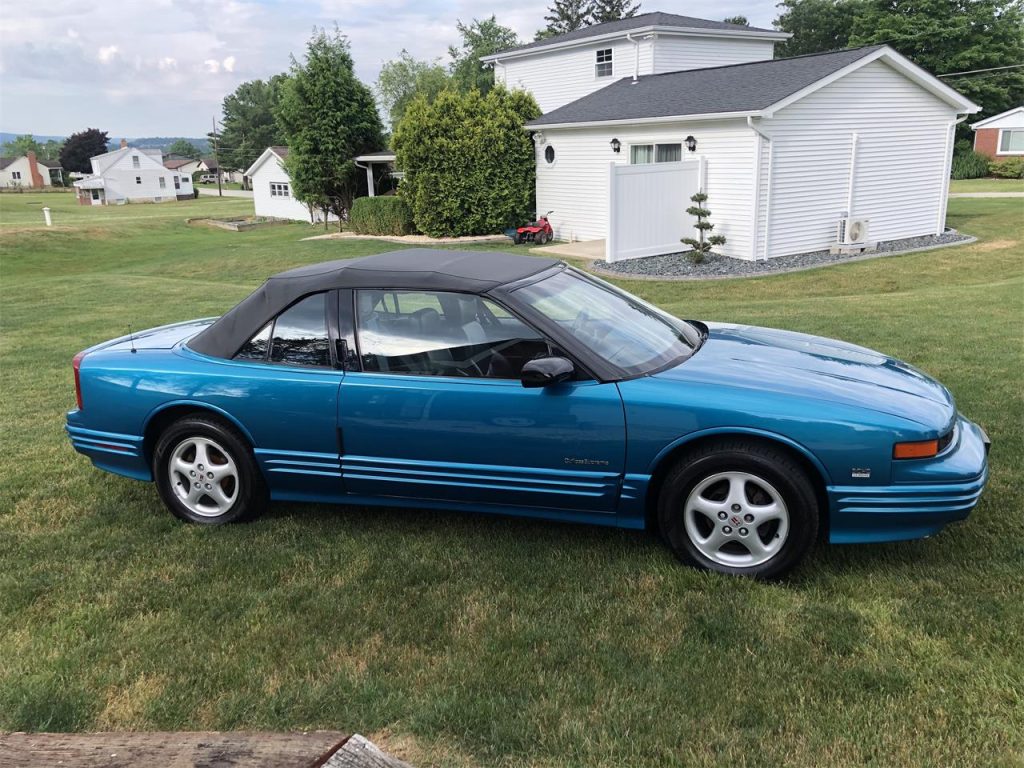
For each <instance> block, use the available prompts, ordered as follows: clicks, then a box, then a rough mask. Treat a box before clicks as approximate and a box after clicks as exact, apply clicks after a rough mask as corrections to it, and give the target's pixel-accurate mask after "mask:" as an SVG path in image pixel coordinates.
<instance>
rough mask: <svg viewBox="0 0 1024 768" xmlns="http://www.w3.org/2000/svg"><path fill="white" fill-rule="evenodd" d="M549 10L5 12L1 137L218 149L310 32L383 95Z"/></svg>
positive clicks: (285, 6)
mask: <svg viewBox="0 0 1024 768" xmlns="http://www.w3.org/2000/svg"><path fill="white" fill-rule="evenodd" d="M546 6H547V1H546V0H519V2H511V3H510V2H497V0H477V1H476V2H470V1H469V0H452V1H451V2H441V1H440V0H144V1H140V0H113V1H108V0H101V2H98V3H93V2H83V0H3V2H2V3H0V131H9V132H15V133H35V134H39V135H48V134H56V135H66V134H68V133H72V132H74V131H78V130H82V129H83V128H87V127H95V128H99V129H101V130H105V131H108V132H109V133H110V136H111V138H112V139H114V138H119V137H122V136H129V137H135V136H204V135H205V134H206V133H207V132H208V131H209V130H210V121H211V118H212V117H213V116H214V115H217V116H218V117H219V114H220V103H221V99H223V97H224V96H225V95H226V94H228V93H230V92H231V91H232V90H234V88H235V87H236V86H237V85H238V84H239V83H241V82H243V81H245V80H252V79H254V78H266V77H269V76H270V75H273V74H276V73H277V72H282V71H284V70H286V69H287V68H288V62H289V54H292V53H295V54H301V52H302V49H303V45H304V43H305V41H306V39H307V38H308V37H309V34H310V31H311V30H312V28H313V27H314V26H315V25H316V26H330V25H332V24H334V22H337V23H338V25H339V27H340V28H341V29H342V31H343V32H344V33H345V34H346V35H348V37H349V40H350V41H351V43H352V53H353V57H354V58H355V62H356V71H357V74H358V75H359V77H360V78H361V79H362V80H363V81H364V82H366V83H368V84H372V83H373V81H374V80H375V79H376V77H377V73H378V71H379V70H380V66H381V64H382V63H383V62H384V61H387V60H388V59H391V58H394V57H395V56H397V55H398V53H399V52H400V51H401V50H402V49H403V48H406V49H408V50H409V51H410V52H411V53H412V54H413V55H414V56H416V57H417V58H424V59H432V58H436V57H442V58H443V59H444V60H445V61H447V49H448V45H450V44H452V43H455V42H457V40H458V34H457V32H456V30H455V23H456V21H457V20H459V19H461V20H463V21H469V20H471V19H473V18H483V17H486V16H489V15H490V14H492V13H494V14H496V15H497V17H498V21H499V22H501V23H503V24H506V25H508V26H511V27H512V28H514V29H515V30H516V31H517V32H518V33H519V35H520V36H521V37H523V38H524V39H532V37H533V33H534V32H535V31H536V30H537V29H538V28H539V27H541V26H543V17H544V13H545V10H546ZM642 10H645V11H655V10H658V11H667V12H670V13H681V14H685V15H689V16H698V17H701V18H708V19H721V18H724V17H726V16H732V15H736V14H743V15H745V16H747V18H748V19H749V20H750V23H751V24H753V25H755V26H762V27H770V26H771V21H772V19H773V18H774V17H775V8H774V3H772V2H753V0H717V1H716V0H693V1H692V2H686V3H683V2H680V1H679V0H662V2H660V3H656V2H655V0H645V2H644V5H643V9H642Z"/></svg>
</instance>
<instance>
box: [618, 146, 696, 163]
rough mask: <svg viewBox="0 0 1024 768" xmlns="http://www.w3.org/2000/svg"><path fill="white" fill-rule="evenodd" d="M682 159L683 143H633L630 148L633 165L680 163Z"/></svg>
mask: <svg viewBox="0 0 1024 768" xmlns="http://www.w3.org/2000/svg"><path fill="white" fill-rule="evenodd" d="M682 159H683V145H682V144H633V145H632V146H631V147H630V148H629V162H630V163H631V164H633V165H647V164H649V163H678V162H679V161H680V160H682Z"/></svg>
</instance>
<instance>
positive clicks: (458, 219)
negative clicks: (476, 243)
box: [392, 88, 540, 237]
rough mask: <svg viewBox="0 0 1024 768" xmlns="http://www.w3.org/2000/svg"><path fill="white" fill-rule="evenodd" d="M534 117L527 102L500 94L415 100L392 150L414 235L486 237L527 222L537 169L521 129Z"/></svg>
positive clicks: (517, 96)
mask: <svg viewBox="0 0 1024 768" xmlns="http://www.w3.org/2000/svg"><path fill="white" fill-rule="evenodd" d="M539 116H540V109H539V107H538V106H537V102H536V101H534V99H533V97H532V96H530V95H529V94H527V93H525V92H522V91H511V92H510V91H507V90H505V89H504V88H495V89H493V90H491V91H490V92H488V94H487V95H486V96H481V95H480V93H479V92H477V91H469V92H467V93H456V92H454V91H445V92H443V93H441V94H440V95H439V96H437V98H436V99H435V100H434V101H433V102H432V103H427V100H426V99H424V98H417V99H416V100H415V101H413V102H412V103H411V104H410V105H409V106H408V107H407V108H406V111H405V114H404V116H403V117H402V120H401V121H400V122H399V124H398V125H397V126H396V128H395V133H394V137H393V139H392V145H393V147H394V150H395V156H396V162H395V165H396V166H397V167H398V168H401V169H402V170H403V171H404V172H405V178H404V179H403V180H402V184H401V187H400V189H401V194H402V197H404V198H405V200H407V201H408V203H409V206H410V208H411V209H412V216H413V222H414V224H415V226H416V229H417V230H419V231H420V232H423V233H425V234H427V235H430V236H432V237H459V236H465V235H485V234H491V233H495V232H501V231H503V230H504V229H506V228H508V227H511V226H513V225H517V224H521V223H523V222H524V221H526V220H528V219H532V218H533V216H534V189H535V172H536V170H535V166H534V154H533V143H532V142H531V140H530V134H529V133H528V132H527V131H524V130H523V125H524V124H525V123H526V122H527V121H529V120H533V119H535V118H537V117H539Z"/></svg>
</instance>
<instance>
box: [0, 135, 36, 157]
mask: <svg viewBox="0 0 1024 768" xmlns="http://www.w3.org/2000/svg"><path fill="white" fill-rule="evenodd" d="M0 151H2V152H3V154H4V156H5V157H22V156H23V155H27V154H28V153H29V152H35V153H36V157H38V158H39V159H40V160H42V159H43V145H42V144H40V143H39V142H38V141H36V139H35V136H33V135H32V134H31V133H25V134H22V135H21V136H15V137H14V138H13V139H11V140H10V141H8V142H7V143H6V144H4V146H3V149H2V150H0Z"/></svg>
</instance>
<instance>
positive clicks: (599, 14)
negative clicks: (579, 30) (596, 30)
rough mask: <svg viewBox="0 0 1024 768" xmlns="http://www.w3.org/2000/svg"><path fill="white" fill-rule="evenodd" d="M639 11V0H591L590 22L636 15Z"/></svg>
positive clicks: (600, 22) (597, 22) (603, 21)
mask: <svg viewBox="0 0 1024 768" xmlns="http://www.w3.org/2000/svg"><path fill="white" fill-rule="evenodd" d="M639 11H640V2H639V0H635V2H634V0H591V2H590V23H591V24H604V23H605V22H606V21H618V20H619V19H629V18H632V17H633V16H636V15H637V13H638V12H639Z"/></svg>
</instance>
